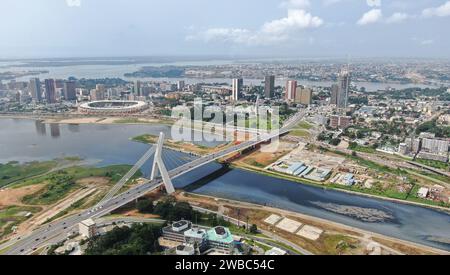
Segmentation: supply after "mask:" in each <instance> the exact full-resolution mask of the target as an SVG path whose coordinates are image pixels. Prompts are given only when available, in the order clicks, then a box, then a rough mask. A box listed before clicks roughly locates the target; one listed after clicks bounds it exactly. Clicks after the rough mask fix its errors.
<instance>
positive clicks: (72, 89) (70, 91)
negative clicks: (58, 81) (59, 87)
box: [64, 81, 77, 100]
mask: <svg viewBox="0 0 450 275" xmlns="http://www.w3.org/2000/svg"><path fill="white" fill-rule="evenodd" d="M76 89H77V87H76V82H75V81H66V82H64V99H65V100H77V91H76Z"/></svg>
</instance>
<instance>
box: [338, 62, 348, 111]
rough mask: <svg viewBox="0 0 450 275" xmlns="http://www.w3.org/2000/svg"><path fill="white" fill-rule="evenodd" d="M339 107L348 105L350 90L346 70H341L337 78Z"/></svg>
mask: <svg viewBox="0 0 450 275" xmlns="http://www.w3.org/2000/svg"><path fill="white" fill-rule="evenodd" d="M339 90H340V92H339V101H338V107H339V108H347V107H348V94H349V92H350V73H349V72H348V71H342V72H341V75H340V78H339Z"/></svg>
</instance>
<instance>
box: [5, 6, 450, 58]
mask: <svg viewBox="0 0 450 275" xmlns="http://www.w3.org/2000/svg"><path fill="white" fill-rule="evenodd" d="M0 10H2V11H3V12H2V16H1V17H0V36H1V40H0V58H10V57H18V58H20V57H72V56H73V57H75V56H130V55H133V56H139V55H224V56H239V55H262V56H269V57H270V56H292V57H332V56H353V57H391V56H398V57H450V50H449V49H450V36H449V35H448V33H449V31H448V27H449V26H450V1H448V0H391V1H389V0H33V1H30V0H1V1H0Z"/></svg>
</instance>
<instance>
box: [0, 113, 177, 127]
mask: <svg viewBox="0 0 450 275" xmlns="http://www.w3.org/2000/svg"><path fill="white" fill-rule="evenodd" d="M1 118H12V119H31V120H40V121H42V122H43V123H46V124H52V123H57V124H103V125H108V124H126V125H149V124H158V125H168V126H172V125H173V124H174V120H170V119H167V118H153V117H149V116H144V115H142V116H126V117H122V116H117V117H116V116H90V115H81V114H39V115H36V114H0V119H1Z"/></svg>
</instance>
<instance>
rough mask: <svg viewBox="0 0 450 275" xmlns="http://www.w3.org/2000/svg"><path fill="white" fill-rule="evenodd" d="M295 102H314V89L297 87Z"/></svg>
mask: <svg viewBox="0 0 450 275" xmlns="http://www.w3.org/2000/svg"><path fill="white" fill-rule="evenodd" d="M295 102H296V103H300V104H303V105H311V103H312V90H311V89H308V88H303V87H297V91H296V93H295Z"/></svg>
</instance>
